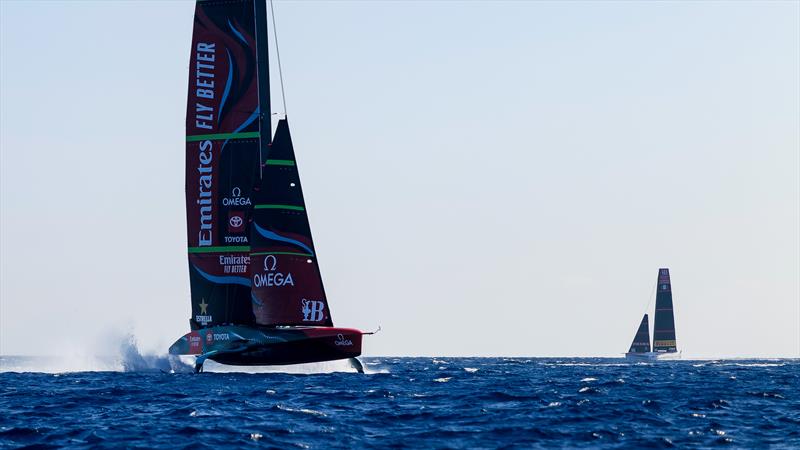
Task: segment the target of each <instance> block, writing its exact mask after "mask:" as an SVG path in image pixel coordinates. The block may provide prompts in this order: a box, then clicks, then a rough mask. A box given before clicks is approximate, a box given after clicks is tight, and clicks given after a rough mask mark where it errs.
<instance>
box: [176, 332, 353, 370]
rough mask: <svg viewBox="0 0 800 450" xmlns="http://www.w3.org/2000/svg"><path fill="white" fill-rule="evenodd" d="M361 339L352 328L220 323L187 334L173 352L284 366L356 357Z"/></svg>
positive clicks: (237, 362) (232, 362)
mask: <svg viewBox="0 0 800 450" xmlns="http://www.w3.org/2000/svg"><path fill="white" fill-rule="evenodd" d="M361 339H362V332H361V331H359V330H354V329H351V328H334V327H291V328H256V327H245V326H219V327H212V328H207V329H202V330H196V331H192V332H190V333H188V334H186V335H184V336H183V337H181V338H180V339H178V340H177V341H176V342H175V343H174V344H173V345H172V347H170V354H173V355H194V356H197V357H198V360H199V361H202V360H205V359H210V360H212V361H215V362H218V363H220V364H228V365H235V366H283V365H290V364H304V363H313V362H323V361H334V360H338V359H349V358H355V357H357V356H359V355H360V354H361Z"/></svg>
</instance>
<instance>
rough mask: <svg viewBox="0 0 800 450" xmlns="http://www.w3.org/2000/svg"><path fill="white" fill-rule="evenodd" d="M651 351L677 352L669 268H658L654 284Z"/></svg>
mask: <svg viewBox="0 0 800 450" xmlns="http://www.w3.org/2000/svg"><path fill="white" fill-rule="evenodd" d="M653 351H654V352H677V351H678V347H677V344H676V340H675V315H674V313H673V311H672V284H671V283H670V279H669V269H666V268H662V269H658V284H657V285H656V315H655V320H654V324H653Z"/></svg>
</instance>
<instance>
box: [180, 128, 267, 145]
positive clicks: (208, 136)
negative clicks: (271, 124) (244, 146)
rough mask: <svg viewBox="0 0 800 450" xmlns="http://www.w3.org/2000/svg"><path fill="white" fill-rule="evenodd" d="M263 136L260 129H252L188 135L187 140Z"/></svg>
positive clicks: (217, 139) (216, 139)
mask: <svg viewBox="0 0 800 450" xmlns="http://www.w3.org/2000/svg"><path fill="white" fill-rule="evenodd" d="M259 136H261V133H259V132H258V131H250V132H247V133H218V134H196V135H194V136H186V142H197V141H221V140H223V139H254V138H258V137H259Z"/></svg>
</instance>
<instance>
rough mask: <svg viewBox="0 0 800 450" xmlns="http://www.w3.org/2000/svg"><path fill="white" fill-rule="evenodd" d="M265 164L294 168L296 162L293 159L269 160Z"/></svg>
mask: <svg viewBox="0 0 800 450" xmlns="http://www.w3.org/2000/svg"><path fill="white" fill-rule="evenodd" d="M265 164H266V165H268V166H293V165H294V161H292V160H291V159H268V160H267V162H266V163H265Z"/></svg>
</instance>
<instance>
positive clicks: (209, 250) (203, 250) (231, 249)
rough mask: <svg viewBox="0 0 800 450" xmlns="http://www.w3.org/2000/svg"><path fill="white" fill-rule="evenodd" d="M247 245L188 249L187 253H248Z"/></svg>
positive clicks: (248, 247)
mask: <svg viewBox="0 0 800 450" xmlns="http://www.w3.org/2000/svg"><path fill="white" fill-rule="evenodd" d="M249 251H250V246H249V245H242V246H233V247H189V253H224V252H232V253H240V252H249Z"/></svg>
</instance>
